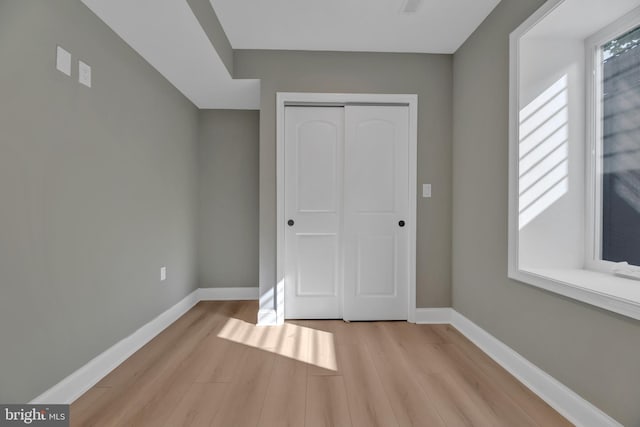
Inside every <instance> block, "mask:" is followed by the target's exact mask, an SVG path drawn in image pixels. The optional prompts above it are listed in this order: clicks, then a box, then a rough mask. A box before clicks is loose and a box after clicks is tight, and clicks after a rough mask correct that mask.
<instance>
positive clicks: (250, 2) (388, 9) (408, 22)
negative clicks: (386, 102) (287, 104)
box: [211, 0, 500, 53]
mask: <svg viewBox="0 0 640 427" xmlns="http://www.w3.org/2000/svg"><path fill="white" fill-rule="evenodd" d="M405 1H406V0H268V1H265V0H211V3H212V5H213V8H214V9H215V11H216V14H217V15H218V19H220V22H221V24H222V27H223V28H224V30H225V32H226V34H227V37H228V38H229V41H230V42H231V45H232V46H233V48H234V49H286V50H331V51H365V52H423V53H454V52H455V51H456V50H457V49H458V48H459V47H460V46H461V45H462V43H464V41H465V40H466V39H467V38H468V37H469V36H470V35H471V33H473V31H474V30H475V29H476V28H477V27H478V26H479V25H480V23H481V22H482V21H483V20H484V19H485V18H486V17H487V15H489V13H490V12H491V11H492V10H493V8H494V7H495V6H496V5H497V4H498V3H499V1H500V0H420V2H419V3H420V4H419V6H418V10H417V11H416V12H415V13H412V14H407V13H402V12H401V10H402V9H403V5H404V3H405Z"/></svg>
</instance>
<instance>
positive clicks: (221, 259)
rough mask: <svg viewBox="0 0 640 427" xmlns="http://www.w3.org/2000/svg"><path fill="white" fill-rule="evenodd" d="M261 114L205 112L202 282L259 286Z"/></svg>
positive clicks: (202, 116)
mask: <svg viewBox="0 0 640 427" xmlns="http://www.w3.org/2000/svg"><path fill="white" fill-rule="evenodd" d="M259 122H260V115H259V112H258V111H242V110H202V111H201V112H200V132H199V134H200V145H199V149H198V162H199V167H198V171H199V179H198V185H199V197H198V202H199V208H198V218H199V219H198V284H199V286H200V287H203V288H206V287H234V286H253V287H256V286H258V148H259V147H258V139H259Z"/></svg>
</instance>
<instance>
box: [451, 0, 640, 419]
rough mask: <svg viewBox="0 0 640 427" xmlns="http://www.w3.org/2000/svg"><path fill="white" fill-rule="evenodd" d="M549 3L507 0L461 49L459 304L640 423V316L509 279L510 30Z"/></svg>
mask: <svg viewBox="0 0 640 427" xmlns="http://www.w3.org/2000/svg"><path fill="white" fill-rule="evenodd" d="M542 3H543V2H542V1H540V0H535V1H534V0H503V1H502V2H501V3H500V4H499V5H498V7H497V8H496V9H495V10H494V11H493V13H492V14H491V15H490V16H489V17H488V18H487V20H486V21H485V22H484V23H483V24H482V25H481V27H480V28H479V29H478V30H477V31H476V32H475V33H474V34H473V35H472V36H471V38H470V39H469V40H468V41H467V42H466V43H465V44H464V45H463V46H462V47H461V48H460V50H459V51H458V52H457V53H456V54H455V56H454V84H453V87H454V91H453V93H454V96H453V100H454V101H453V102H454V113H453V122H454V127H453V128H454V137H453V259H452V261H453V306H454V308H455V309H456V310H457V311H459V312H460V313H462V314H464V315H465V316H467V317H469V318H470V319H471V320H473V321H474V322H476V323H478V324H479V325H480V326H481V327H483V328H484V329H486V330H487V331H489V332H490V333H491V334H493V335H495V336H496V337H497V338H499V339H500V340H502V341H503V342H505V343H506V344H507V345H509V346H510V347H512V348H513V349H515V350H516V351H518V352H519V353H520V354H522V355H523V356H524V357H526V358H527V359H529V360H530V361H531V362H533V363H535V364H536V365H538V366H539V367H541V368H542V369H544V370H545V371H546V372H548V373H549V374H551V375H552V376H553V377H555V378H557V379H558V380H560V381H561V382H563V383H564V384H566V385H567V386H568V387H570V388H571V389H572V390H574V391H576V392H577V393H579V394H581V395H582V396H583V397H584V398H586V399H587V400H589V401H591V402H592V403H593V404H595V405H596V406H598V407H599V408H600V409H602V410H603V411H605V412H606V413H608V414H609V415H611V416H613V417H614V418H616V419H617V420H618V421H620V422H621V423H623V424H624V425H626V426H640V406H639V405H638V402H639V399H640V365H639V363H638V360H639V356H638V355H640V322H638V321H636V320H632V319H630V318H626V317H622V316H618V315H615V314H612V313H609V312H606V311H603V310H600V309H597V308H594V307H592V306H588V305H585V304H582V303H579V302H576V301H574V300H570V299H566V298H563V297H560V296H558V295H555V294H551V293H547V292H545V291H543V290H540V289H538V288H534V287H531V286H528V285H525V284H522V283H519V282H515V281H512V280H508V279H507V187H508V177H507V171H508V160H507V154H508V94H509V78H508V76H509V74H508V69H509V64H508V56H509V45H508V35H509V33H510V32H511V31H512V30H514V29H515V28H516V27H517V26H518V25H520V23H521V22H523V21H524V19H526V17H527V16H529V15H530V14H531V13H532V12H533V11H534V10H535V9H536V8H537V7H538V6H539V5H541V4H542Z"/></svg>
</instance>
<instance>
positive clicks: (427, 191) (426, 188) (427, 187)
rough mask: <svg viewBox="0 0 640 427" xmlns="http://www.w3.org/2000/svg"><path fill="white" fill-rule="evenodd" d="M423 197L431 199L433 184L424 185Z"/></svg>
mask: <svg viewBox="0 0 640 427" xmlns="http://www.w3.org/2000/svg"><path fill="white" fill-rule="evenodd" d="M422 197H425V198H429V197H431V184H422Z"/></svg>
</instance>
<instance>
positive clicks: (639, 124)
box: [586, 19, 640, 275]
mask: <svg viewBox="0 0 640 427" xmlns="http://www.w3.org/2000/svg"><path fill="white" fill-rule="evenodd" d="M625 21H626V22H615V23H613V24H611V25H610V26H609V27H607V28H605V29H604V30H602V31H600V32H599V33H598V34H596V35H595V36H593V37H592V38H590V39H589V40H588V41H587V55H589V56H590V58H589V59H590V62H591V64H592V70H589V71H591V72H592V75H593V76H594V82H593V85H591V86H590V87H591V90H592V93H591V94H590V96H589V100H590V103H591V104H592V105H591V109H590V111H591V117H589V121H590V123H591V125H590V126H591V128H592V132H591V141H590V142H591V146H592V151H591V153H592V155H593V158H592V159H591V163H592V167H591V168H590V170H589V174H588V175H589V181H590V186H589V188H591V190H592V191H593V197H591V198H590V199H589V200H590V203H589V205H588V206H587V209H589V210H591V211H592V220H591V224H590V229H591V230H593V231H592V233H589V235H588V236H587V239H588V240H589V244H590V249H591V250H589V251H587V256H588V257H590V258H589V259H587V260H586V265H587V266H588V267H590V268H593V269H596V270H600V271H605V272H615V271H616V270H619V268H620V267H619V266H617V265H616V263H625V262H626V263H628V264H629V267H626V266H625V267H624V270H625V271H626V273H627V274H629V273H631V274H638V275H640V22H637V21H636V20H633V21H636V22H629V21H628V19H626V20H625ZM629 25H633V26H632V27H631V29H629ZM614 33H615V35H613V36H611V34H614Z"/></svg>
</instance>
